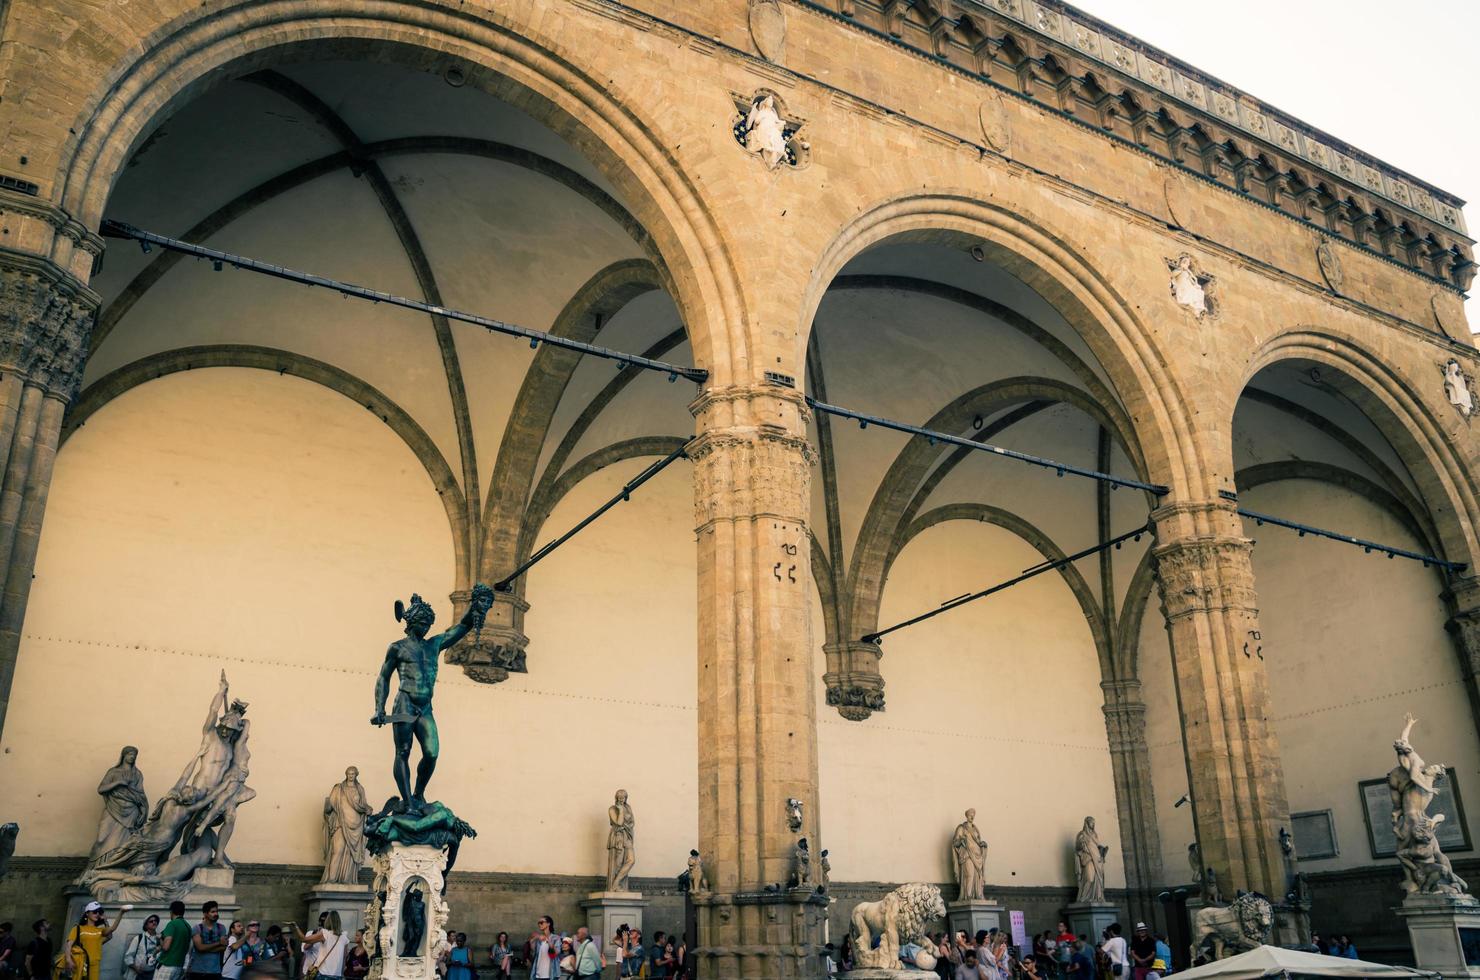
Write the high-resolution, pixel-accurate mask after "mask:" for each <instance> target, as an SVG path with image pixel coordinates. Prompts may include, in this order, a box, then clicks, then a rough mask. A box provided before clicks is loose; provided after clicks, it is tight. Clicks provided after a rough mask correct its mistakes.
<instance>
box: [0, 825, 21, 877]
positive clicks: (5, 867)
mask: <svg viewBox="0 0 1480 980" xmlns="http://www.w3.org/2000/svg"><path fill="white" fill-rule="evenodd" d="M20 835H21V825H20V824H18V823H16V822H15V821H14V820H12V821H10V822H9V823H5V824H0V881H4V880H5V876H6V875H7V874H9V873H10V859H11V858H13V857H15V841H16V838H17V837H19V836H20Z"/></svg>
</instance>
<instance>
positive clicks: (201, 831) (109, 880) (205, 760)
mask: <svg viewBox="0 0 1480 980" xmlns="http://www.w3.org/2000/svg"><path fill="white" fill-rule="evenodd" d="M229 693H230V689H229V686H228V684H227V681H226V673H225V671H222V673H221V682H220V685H219V687H218V688H217V690H216V695H215V697H213V698H212V699H211V705H210V708H209V709H208V710H207V712H206V718H205V723H204V725H203V726H202V728H201V744H200V748H199V749H198V750H197V751H196V753H195V756H194V757H193V758H192V759H191V760H190V762H189V763H188V764H187V765H186V766H185V769H184V771H182V772H181V773H180V778H179V779H178V780H176V781H175V784H174V786H172V787H170V789H169V790H168V791H167V792H165V793H164V795H162V796H161V797H160V798H159V799H158V800H156V801H155V804H154V809H153V810H151V811H150V812H149V815H148V817H147V818H146V819H144V820H143V822H142V823H141V824H140V825H139V826H138V827H137V828H135V829H133V830H131V831H130V832H129V833H128V834H127V835H126V836H125V837H124V838H123V839H122V840H121V841H120V842H119V843H118V844H117V845H115V846H113V847H110V848H107V849H106V850H103V851H101V852H100V853H98V854H97V855H95V856H94V857H93V858H91V859H90V860H89V861H88V864H87V867H86V868H85V869H84V870H83V873H82V877H81V878H80V879H78V880H79V883H80V884H81V885H82V886H83V887H85V888H87V889H89V890H90V891H92V893H93V894H94V895H95V896H97V897H98V898H100V899H102V900H104V901H169V900H173V899H175V898H179V897H181V896H183V895H184V894H185V893H186V892H187V891H188V890H189V880H190V878H191V876H192V875H193V874H194V873H195V871H196V870H198V869H200V868H204V867H214V868H228V867H231V861H230V860H229V859H228V858H227V856H226V845H227V843H228V842H229V841H230V839H231V835H232V831H233V830H234V829H235V827H236V813H237V808H238V807H240V806H241V805H242V804H243V803H248V802H250V801H251V800H253V799H254V798H255V797H256V795H257V793H256V791H255V790H253V789H252V788H251V787H249V786H248V785H247V777H248V772H249V762H250V759H251V753H250V751H249V750H248V736H249V735H250V732H251V723H250V722H249V721H248V720H247V718H246V711H247V704H246V702H245V701H242V700H239V699H238V700H230V699H229ZM128 754H129V753H128V752H127V751H125V752H124V753H123V756H124V757H126V756H127V755H128ZM124 764H125V763H124V758H120V763H119V766H120V768H121V767H122V766H123V765H124ZM130 764H131V763H130ZM108 783H109V780H108V779H107V778H105V779H104V785H108ZM139 799H142V792H141V793H140V797H139ZM135 802H137V801H135ZM177 845H178V847H179V853H175V848H176V846H177Z"/></svg>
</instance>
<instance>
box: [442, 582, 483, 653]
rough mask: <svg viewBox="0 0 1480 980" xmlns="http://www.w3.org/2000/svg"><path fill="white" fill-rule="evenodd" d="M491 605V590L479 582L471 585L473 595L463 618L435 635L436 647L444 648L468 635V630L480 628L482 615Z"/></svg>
mask: <svg viewBox="0 0 1480 980" xmlns="http://www.w3.org/2000/svg"><path fill="white" fill-rule="evenodd" d="M492 605H493V590H492V589H490V588H489V587H488V586H486V585H484V584H483V583H482V582H479V583H478V584H477V585H475V586H473V596H472V599H471V600H470V601H469V602H468V611H467V612H465V613H463V618H462V619H461V620H460V621H459V622H457V623H456V624H454V625H453V626H451V627H449V628H448V629H447V630H446V632H444V633H443V634H442V635H441V636H439V637H437V649H438V650H439V651H440V650H446V649H447V648H448V647H450V646H452V645H453V644H454V643H456V642H457V641H459V640H461V639H462V638H463V637H465V636H467V635H468V630H475V629H482V628H483V617H484V615H485V614H487V612H488V608H489V607H490V606H492Z"/></svg>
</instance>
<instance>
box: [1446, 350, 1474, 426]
mask: <svg viewBox="0 0 1480 980" xmlns="http://www.w3.org/2000/svg"><path fill="white" fill-rule="evenodd" d="M1444 396H1445V397H1446V398H1448V399H1449V404H1451V405H1453V406H1454V407H1455V408H1457V409H1459V411H1460V414H1461V415H1463V416H1464V417H1465V418H1469V417H1470V416H1471V415H1472V414H1473V413H1474V411H1475V400H1474V398H1473V396H1471V395H1470V384H1469V382H1468V381H1466V380H1465V372H1464V369H1463V368H1461V367H1460V366H1459V361H1456V360H1453V359H1451V360H1450V361H1449V363H1448V364H1445V365H1444Z"/></svg>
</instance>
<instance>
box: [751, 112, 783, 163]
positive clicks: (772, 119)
mask: <svg viewBox="0 0 1480 980" xmlns="http://www.w3.org/2000/svg"><path fill="white" fill-rule="evenodd" d="M745 148H746V149H747V150H749V151H750V152H751V153H756V154H759V155H760V158H761V160H762V161H764V162H765V164H766V167H767V168H769V169H771V170H775V169H776V168H777V167H779V166H781V164H782V163H784V162H785V161H786V123H785V122H784V121H783V120H782V119H781V114H780V113H779V112H777V111H776V97H775V96H774V95H770V94H767V93H762V94H760V95H757V96H756V97H755V99H754V100H753V101H752V102H751V103H750V111H749V112H748V113H746V115H745Z"/></svg>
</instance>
